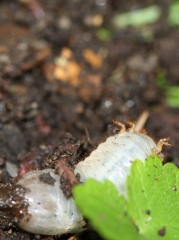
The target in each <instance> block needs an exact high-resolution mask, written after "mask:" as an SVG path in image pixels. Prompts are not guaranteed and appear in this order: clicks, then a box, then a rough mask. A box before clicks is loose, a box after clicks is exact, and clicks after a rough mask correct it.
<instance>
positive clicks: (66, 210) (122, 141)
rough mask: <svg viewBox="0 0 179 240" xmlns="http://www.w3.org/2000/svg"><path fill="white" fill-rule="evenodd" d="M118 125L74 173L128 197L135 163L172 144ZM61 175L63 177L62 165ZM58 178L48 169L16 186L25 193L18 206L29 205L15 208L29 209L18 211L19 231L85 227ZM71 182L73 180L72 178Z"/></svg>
mask: <svg viewBox="0 0 179 240" xmlns="http://www.w3.org/2000/svg"><path fill="white" fill-rule="evenodd" d="M115 123H116V124H117V125H119V126H121V127H122V129H121V131H120V132H119V133H117V134H115V135H114V136H111V137H109V138H107V140H106V141H105V142H103V143H101V144H100V145H99V146H98V147H97V148H96V149H95V150H94V151H93V152H92V153H91V154H90V156H89V157H87V158H86V159H84V161H81V162H79V163H78V164H76V166H75V169H74V173H75V174H80V177H81V178H80V181H81V182H85V180H86V179H88V178H93V179H97V180H99V181H103V180H104V179H106V178H107V179H109V180H111V181H112V182H113V183H114V184H115V185H116V187H117V189H118V191H119V192H120V193H122V194H124V195H125V182H126V178H127V176H128V175H129V172H130V166H131V164H132V162H133V161H134V160H135V159H140V160H142V161H144V160H145V159H146V158H147V157H148V156H149V155H151V154H152V153H154V152H155V153H160V152H161V149H162V146H163V145H170V144H169V143H168V142H167V140H168V139H162V140H160V141H159V143H158V144H155V142H154V141H153V140H152V139H151V138H150V137H149V136H147V135H146V134H144V133H139V132H136V131H135V130H134V125H133V124H131V123H129V124H130V125H131V128H130V129H129V130H126V128H125V125H123V124H121V123H118V122H115ZM62 165H63V164H62ZM62 165H61V166H62ZM63 166H64V165H63ZM62 172H63V171H62ZM58 173H59V175H60V176H61V169H60V165H59V166H58ZM59 175H58V174H55V173H54V170H53V169H46V170H42V171H31V172H29V173H26V174H24V175H23V176H22V178H21V179H20V180H18V182H17V183H16V185H18V186H21V187H22V188H23V189H25V193H24V195H23V197H21V198H20V200H18V202H25V203H26V204H24V203H23V204H22V203H21V204H19V203H18V207H17V206H16V208H19V209H20V207H21V205H26V208H25V210H24V211H21V209H20V210H19V211H18V212H19V213H20V212H23V214H19V215H18V216H16V219H17V218H18V221H17V225H18V226H19V227H21V228H22V229H24V230H26V231H28V232H32V233H36V234H45V235H57V234H64V233H68V232H76V231H81V230H82V227H83V226H84V225H85V222H84V220H83V217H82V215H81V213H80V212H79V211H78V209H77V208H76V206H75V204H74V202H73V199H72V198H69V199H67V198H66V197H65V196H64V193H63V191H62V190H61V177H60V176H59ZM67 175H68V173H67ZM72 179H73V180H74V178H73V177H72ZM0 197H1V196H0ZM19 206H20V207H19ZM2 208H3V206H2ZM2 208H1V209H0V212H1V210H2Z"/></svg>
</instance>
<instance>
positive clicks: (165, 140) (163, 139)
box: [157, 138, 173, 152]
mask: <svg viewBox="0 0 179 240" xmlns="http://www.w3.org/2000/svg"><path fill="white" fill-rule="evenodd" d="M169 140H170V138H162V139H160V140H159V141H158V143H157V147H158V149H159V151H160V152H161V151H162V148H163V146H164V145H165V146H173V144H170V143H169V142H168V141H169Z"/></svg>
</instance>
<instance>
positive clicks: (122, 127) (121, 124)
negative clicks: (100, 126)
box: [112, 120, 126, 132]
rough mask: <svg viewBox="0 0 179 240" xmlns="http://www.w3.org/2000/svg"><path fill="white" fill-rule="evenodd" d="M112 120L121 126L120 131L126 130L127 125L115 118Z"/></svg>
mask: <svg viewBox="0 0 179 240" xmlns="http://www.w3.org/2000/svg"><path fill="white" fill-rule="evenodd" d="M112 122H113V123H114V124H115V125H117V126H119V127H121V130H120V132H126V126H125V125H124V124H123V123H121V122H118V121H117V120H113V121H112Z"/></svg>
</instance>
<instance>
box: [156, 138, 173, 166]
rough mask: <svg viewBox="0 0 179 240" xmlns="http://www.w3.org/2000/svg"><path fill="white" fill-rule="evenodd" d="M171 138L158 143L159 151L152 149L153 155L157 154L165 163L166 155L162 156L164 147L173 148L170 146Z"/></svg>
mask: <svg viewBox="0 0 179 240" xmlns="http://www.w3.org/2000/svg"><path fill="white" fill-rule="evenodd" d="M169 139H170V138H162V139H160V140H159V141H158V143H157V147H158V150H157V149H156V148H153V149H152V153H154V154H157V155H158V156H159V157H160V158H161V159H162V161H163V162H164V155H163V154H162V148H163V146H164V145H165V146H173V144H170V143H169V142H168V141H169Z"/></svg>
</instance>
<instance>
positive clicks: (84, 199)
mask: <svg viewBox="0 0 179 240" xmlns="http://www.w3.org/2000/svg"><path fill="white" fill-rule="evenodd" d="M73 195H74V200H75V203H76V204H77V206H78V207H79V208H80V209H81V211H82V213H83V215H84V216H85V217H86V218H88V219H89V220H90V222H91V224H92V226H93V227H94V228H95V229H96V230H97V231H98V233H99V234H100V235H101V236H102V237H103V238H104V239H106V240H120V239H121V240H123V239H127V240H134V239H135V240H146V238H145V237H143V236H141V235H139V233H138V231H137V228H135V226H134V225H133V222H132V221H131V218H130V216H129V215H128V214H127V205H126V201H125V199H124V197H123V196H119V193H118V191H117V189H116V187H115V186H114V184H113V183H112V182H110V181H109V180H105V181H104V182H103V183H100V182H98V181H96V180H93V179H88V180H87V181H86V183H85V184H84V185H78V186H76V187H75V188H74V190H73Z"/></svg>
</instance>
